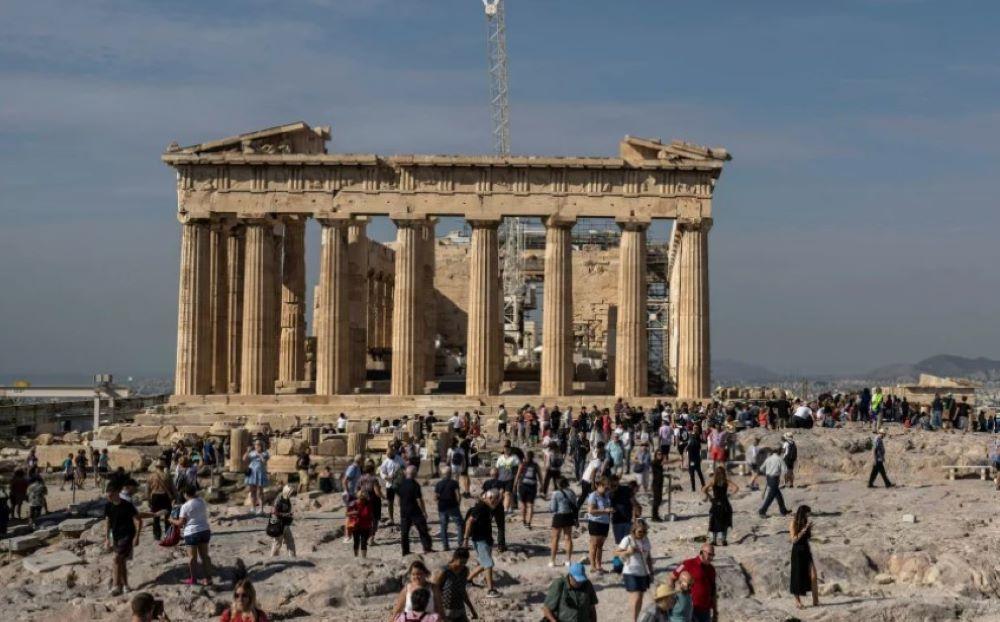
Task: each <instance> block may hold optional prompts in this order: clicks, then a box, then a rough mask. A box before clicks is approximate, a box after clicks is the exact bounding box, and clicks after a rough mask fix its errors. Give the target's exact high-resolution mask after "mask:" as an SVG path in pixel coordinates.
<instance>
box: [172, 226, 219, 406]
mask: <svg viewBox="0 0 1000 622" xmlns="http://www.w3.org/2000/svg"><path fill="white" fill-rule="evenodd" d="M208 247H209V224H208V222H207V221H202V220H187V221H185V222H184V223H183V224H182V226H181V262H180V287H179V291H178V296H177V367H176V373H175V375H174V394H175V395H203V394H205V393H207V392H208V389H209V386H210V382H211V364H212V349H211V340H210V337H211V332H210V326H209V325H208V321H207V320H208V319H209V318H210V315H209V309H208V307H209V289H210V283H209V281H210V274H209V253H208Z"/></svg>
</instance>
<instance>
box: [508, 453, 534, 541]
mask: <svg viewBox="0 0 1000 622" xmlns="http://www.w3.org/2000/svg"><path fill="white" fill-rule="evenodd" d="M539 471H540V469H539V467H538V463H537V462H535V452H533V451H529V452H528V453H527V454H525V457H524V462H522V463H521V466H519V467H518V469H517V475H515V476H514V486H515V487H516V488H517V495H518V498H519V499H520V500H521V523H522V524H524V526H525V527H527V528H528V529H531V521H532V519H533V518H534V516H535V498H536V497H537V496H538V477H539V475H540V473H539Z"/></svg>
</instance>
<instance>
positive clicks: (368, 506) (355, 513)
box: [347, 488, 378, 557]
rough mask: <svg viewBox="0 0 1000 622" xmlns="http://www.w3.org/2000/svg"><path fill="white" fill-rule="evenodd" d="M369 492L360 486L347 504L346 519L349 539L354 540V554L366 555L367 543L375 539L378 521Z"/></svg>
mask: <svg viewBox="0 0 1000 622" xmlns="http://www.w3.org/2000/svg"><path fill="white" fill-rule="evenodd" d="M372 501H373V498H372V496H371V493H370V492H369V491H368V490H367V489H364V488H362V489H361V490H359V491H358V496H357V498H356V499H354V500H353V501H351V503H350V505H348V506H347V520H348V523H349V524H350V526H351V539H352V540H353V542H354V556H355V557H357V556H358V554H359V553H360V554H361V557H368V545H369V544H370V543H373V542H374V541H375V529H376V528H377V526H378V522H377V520H376V519H375V512H374V509H373V507H372Z"/></svg>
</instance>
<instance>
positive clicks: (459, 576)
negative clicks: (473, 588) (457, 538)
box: [433, 547, 479, 622]
mask: <svg viewBox="0 0 1000 622" xmlns="http://www.w3.org/2000/svg"><path fill="white" fill-rule="evenodd" d="M433 584H434V586H435V587H436V588H437V590H438V593H439V594H441V619H442V620H444V621H446V622H468V620H469V617H468V616H467V615H466V607H468V611H469V612H471V613H472V617H473V618H478V617H479V615H478V614H477V613H476V608H475V607H474V606H473V605H472V600H470V599H469V593H468V590H467V586H468V584H469V549H467V548H463V547H458V548H457V549H455V552H454V553H452V555H451V560H450V561H449V562H448V563H447V564H446V565H444V566H442V567H441V571H440V572H438V574H437V576H435V577H434V581H433Z"/></svg>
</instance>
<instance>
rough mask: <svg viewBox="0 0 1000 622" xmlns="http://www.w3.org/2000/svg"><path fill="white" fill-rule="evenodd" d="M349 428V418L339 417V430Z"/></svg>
mask: <svg viewBox="0 0 1000 622" xmlns="http://www.w3.org/2000/svg"><path fill="white" fill-rule="evenodd" d="M346 429H347V418H346V417H345V418H343V419H337V431H338V432H343V431H344V430H346Z"/></svg>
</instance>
